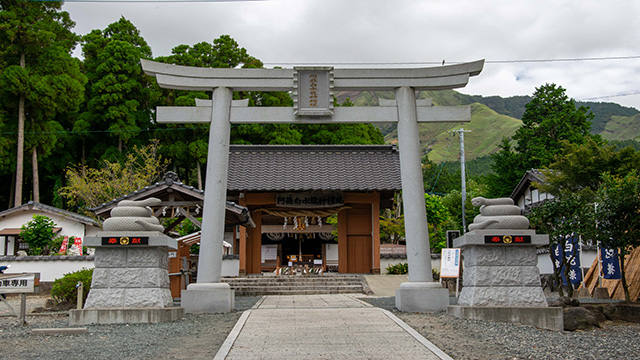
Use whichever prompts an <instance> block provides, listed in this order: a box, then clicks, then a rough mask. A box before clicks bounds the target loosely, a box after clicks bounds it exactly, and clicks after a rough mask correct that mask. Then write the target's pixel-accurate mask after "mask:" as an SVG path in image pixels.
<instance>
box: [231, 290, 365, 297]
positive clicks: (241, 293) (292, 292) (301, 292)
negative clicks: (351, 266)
mask: <svg viewBox="0 0 640 360" xmlns="http://www.w3.org/2000/svg"><path fill="white" fill-rule="evenodd" d="M326 294H362V291H355V290H346V289H345V290H340V289H334V290H264V291H263V290H245V291H236V295H237V296H262V295H326Z"/></svg>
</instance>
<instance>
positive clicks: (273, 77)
mask: <svg viewBox="0 0 640 360" xmlns="http://www.w3.org/2000/svg"><path fill="white" fill-rule="evenodd" d="M141 62H142V68H143V70H144V71H145V73H146V74H148V75H151V76H155V77H156V79H157V81H158V85H160V86H161V87H164V88H169V89H177V90H194V91H213V100H210V101H198V102H197V104H196V105H197V106H195V107H158V108H157V121H158V122H160V123H211V130H210V131H209V153H208V158H207V175H206V185H205V186H206V192H205V198H204V209H203V214H202V215H203V219H204V220H203V222H202V223H203V227H202V240H201V243H200V258H199V261H198V280H197V283H194V284H190V285H189V286H188V287H187V290H184V291H183V292H182V301H181V303H182V305H183V306H184V307H185V311H186V312H192V313H203V312H229V311H231V310H232V309H233V305H234V293H233V291H232V290H231V289H230V288H229V285H228V284H225V283H221V282H220V274H221V270H222V239H223V236H224V212H225V200H226V190H227V168H228V163H229V138H230V129H231V124H242V123H272V124H275V123H298V124H304V123H314V124H317V123H393V122H397V123H398V143H399V150H400V171H401V180H402V191H403V209H404V214H405V232H406V241H407V261H408V264H409V282H405V283H403V284H402V285H401V287H400V289H399V290H397V292H396V307H397V308H398V309H399V310H401V311H414V312H415V311H438V310H444V309H446V307H447V305H448V303H449V302H448V290H447V289H444V288H442V287H441V286H440V284H439V283H436V282H434V281H433V277H432V273H431V256H430V249H429V234H428V231H427V216H426V207H425V200H424V185H423V180H422V163H421V153H420V142H419V129H418V123H419V122H463V121H470V120H471V109H470V107H469V106H456V107H450V106H436V107H433V106H431V101H430V100H429V99H427V100H426V101H424V100H423V101H416V97H415V92H416V91H421V90H446V89H454V88H461V87H464V86H465V85H466V84H467V83H468V81H469V77H470V76H476V75H478V74H479V73H480V72H481V71H482V68H483V66H484V60H479V61H474V62H469V63H461V64H456V65H447V66H438V67H432V68H421V69H334V68H332V67H295V68H293V69H215V68H197V67H187V66H178V65H171V64H164V63H158V62H154V61H148V60H141ZM367 90H371V91H394V92H395V96H396V100H395V101H385V102H384V103H383V104H382V105H383V106H380V107H338V108H333V93H334V91H335V92H337V91H367ZM233 91H288V92H290V93H291V94H292V96H293V99H294V108H288V107H247V106H246V102H242V101H232V98H233Z"/></svg>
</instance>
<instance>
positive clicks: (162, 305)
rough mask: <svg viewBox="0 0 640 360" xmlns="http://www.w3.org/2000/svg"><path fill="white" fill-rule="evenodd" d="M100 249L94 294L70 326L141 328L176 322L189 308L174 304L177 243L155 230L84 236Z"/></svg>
mask: <svg viewBox="0 0 640 360" xmlns="http://www.w3.org/2000/svg"><path fill="white" fill-rule="evenodd" d="M85 244H86V245H87V246H95V247H96V253H95V258H94V263H95V269H94V270H93V278H92V281H91V290H89V295H88V296H87V301H86V303H85V305H84V309H82V310H72V311H70V312H69V324H71V325H88V324H139V323H156V322H163V321H175V320H178V319H180V318H182V316H183V315H184V309H183V308H181V307H174V306H173V299H172V297H171V290H170V289H169V272H168V261H169V260H168V252H167V250H168V249H175V248H176V247H177V246H176V241H175V240H174V239H171V238H170V237H168V236H166V235H164V234H162V233H161V232H156V231H146V232H145V231H137V232H114V231H111V232H100V233H98V234H97V235H96V236H93V237H87V238H85Z"/></svg>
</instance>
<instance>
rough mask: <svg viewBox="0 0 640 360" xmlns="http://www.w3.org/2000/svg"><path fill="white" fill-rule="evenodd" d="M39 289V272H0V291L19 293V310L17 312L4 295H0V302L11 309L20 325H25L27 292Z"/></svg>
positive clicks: (35, 291) (3, 292)
mask: <svg viewBox="0 0 640 360" xmlns="http://www.w3.org/2000/svg"><path fill="white" fill-rule="evenodd" d="M39 291H40V273H20V274H0V293H2V294H20V312H19V313H17V312H16V311H15V310H14V309H13V308H12V307H11V306H10V305H9V303H8V302H6V300H5V299H4V297H2V296H0V302H4V304H5V305H6V306H7V307H8V308H9V310H11V311H12V312H13V313H14V314H15V315H16V316H17V317H18V321H19V323H20V324H21V325H23V326H24V325H26V324H27V322H26V321H25V316H26V306H27V293H37V292H39Z"/></svg>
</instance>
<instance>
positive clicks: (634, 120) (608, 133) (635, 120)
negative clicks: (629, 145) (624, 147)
mask: <svg viewBox="0 0 640 360" xmlns="http://www.w3.org/2000/svg"><path fill="white" fill-rule="evenodd" d="M599 134H600V136H602V138H603V139H607V140H619V141H623V140H638V139H639V138H640V114H637V115H635V116H616V115H613V116H611V120H610V121H609V122H607V124H606V125H605V127H604V130H603V131H601V132H600V133H599Z"/></svg>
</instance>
